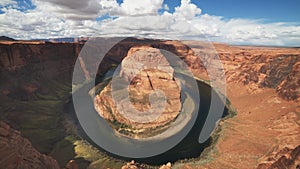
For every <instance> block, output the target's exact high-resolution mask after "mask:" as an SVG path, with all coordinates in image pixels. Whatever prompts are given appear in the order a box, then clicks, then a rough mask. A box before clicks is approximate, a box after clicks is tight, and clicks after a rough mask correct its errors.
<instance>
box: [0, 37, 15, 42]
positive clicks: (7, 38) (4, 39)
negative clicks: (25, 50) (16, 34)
mask: <svg viewBox="0 0 300 169" xmlns="http://www.w3.org/2000/svg"><path fill="white" fill-rule="evenodd" d="M0 41H16V40H15V39H13V38H10V37H7V36H0Z"/></svg>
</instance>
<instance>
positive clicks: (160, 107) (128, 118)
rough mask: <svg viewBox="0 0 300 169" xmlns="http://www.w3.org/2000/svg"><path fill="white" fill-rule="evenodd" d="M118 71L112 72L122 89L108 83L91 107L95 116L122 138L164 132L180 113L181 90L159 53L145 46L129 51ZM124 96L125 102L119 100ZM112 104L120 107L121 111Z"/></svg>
mask: <svg viewBox="0 0 300 169" xmlns="http://www.w3.org/2000/svg"><path fill="white" fill-rule="evenodd" d="M137 61H138V62H137ZM119 70H120V71H118V70H116V71H117V72H118V73H119V75H120V76H119V78H122V79H123V80H124V81H123V84H125V86H121V87H120V85H121V84H120V83H121V81H118V82H116V83H118V84H117V85H118V86H117V87H116V88H114V85H112V82H110V83H108V85H107V86H106V87H105V88H104V89H103V90H102V91H101V92H100V93H99V94H98V95H96V97H95V100H94V104H95V109H96V110H97V111H98V113H99V115H100V116H101V117H103V118H104V119H106V120H108V121H109V123H110V124H111V125H112V126H113V128H114V129H116V130H117V131H119V132H120V133H123V134H129V135H131V134H134V135H136V136H138V135H139V136H141V135H143V134H142V133H144V134H145V133H146V131H149V130H150V129H151V132H154V131H155V130H154V129H157V131H158V130H159V131H161V130H163V129H166V128H167V126H168V124H170V123H171V122H172V121H174V120H175V119H176V117H177V115H178V114H179V112H180V110H181V101H180V91H181V88H180V84H179V82H178V81H176V80H175V77H174V69H173V68H172V67H171V66H170V64H169V62H168V61H167V59H166V58H165V57H164V56H163V54H162V53H161V52H160V50H159V49H155V48H152V47H148V46H144V47H133V48H131V49H130V50H129V51H128V54H127V56H126V57H125V58H124V60H123V62H122V64H121V68H120V69H119ZM126 84H128V85H129V87H128V86H126ZM112 86H113V87H112ZM112 89H114V90H112ZM112 91H113V92H115V93H117V94H116V95H114V94H112ZM124 93H128V96H129V99H128V98H127V97H124V98H123V96H124V95H125V96H126V94H124ZM162 93H163V94H162ZM118 94H121V96H120V95H119V96H120V97H119V96H118ZM113 96H114V97H113ZM116 96H117V98H116ZM121 97H122V98H121ZM119 98H121V99H119ZM115 102H119V103H120V106H121V109H118V108H117V106H116V103H115ZM120 110H122V112H120ZM147 135H148V136H149V132H147ZM144 136H145V135H144Z"/></svg>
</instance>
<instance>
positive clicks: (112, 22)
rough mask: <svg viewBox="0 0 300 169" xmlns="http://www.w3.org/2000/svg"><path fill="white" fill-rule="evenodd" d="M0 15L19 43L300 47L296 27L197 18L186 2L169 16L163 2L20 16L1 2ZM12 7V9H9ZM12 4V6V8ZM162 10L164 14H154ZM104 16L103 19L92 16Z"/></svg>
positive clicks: (56, 7) (54, 4)
mask: <svg viewBox="0 0 300 169" xmlns="http://www.w3.org/2000/svg"><path fill="white" fill-rule="evenodd" d="M4 2H5V4H6V7H4V8H2V9H1V10H2V11H3V12H4V13H3V14H0V25H1V26H0V27H1V29H0V35H6V36H10V37H13V38H20V39H34V38H54V37H78V36H142V37H144V36H147V37H153V38H171V39H172V38H174V39H195V40H197V39H198V38H199V37H200V36H201V35H205V36H206V37H208V38H209V39H210V40H212V41H219V42H225V43H234V44H256V45H289V46H293V45H294V46H296V45H299V44H300V27H299V26H297V25H293V24H289V23H264V22H262V21H261V20H250V19H230V20H225V19H223V18H222V16H212V15H209V14H201V9H200V8H198V7H197V6H196V5H195V4H193V3H191V1H190V0H181V5H179V6H178V7H176V8H175V11H174V12H173V13H171V12H169V11H168V10H167V9H168V7H167V6H165V5H164V4H163V0H146V1H143V3H140V1H137V0H124V1H123V3H121V4H118V3H117V2H116V0H86V1H76V2H74V1H73V0H65V1H60V0H43V1H41V0H33V4H34V5H35V6H36V8H35V9H32V10H29V11H26V12H22V11H20V10H18V8H14V7H13V6H12V5H13V4H14V1H9V0H5V1H2V2H1V3H2V4H4ZM9 4H12V5H9ZM15 5H16V4H15ZM160 9H165V12H164V13H160V14H159V13H158V11H159V10H160ZM102 15H107V16H108V17H106V19H104V20H100V21H97V20H96V18H98V17H100V16H102Z"/></svg>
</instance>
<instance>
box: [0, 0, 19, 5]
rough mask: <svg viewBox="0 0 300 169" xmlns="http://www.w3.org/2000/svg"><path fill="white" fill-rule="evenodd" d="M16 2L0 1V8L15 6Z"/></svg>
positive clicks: (9, 0)
mask: <svg viewBox="0 0 300 169" xmlns="http://www.w3.org/2000/svg"><path fill="white" fill-rule="evenodd" d="M16 4H17V2H16V1H13V0H1V1H0V6H7V5H16Z"/></svg>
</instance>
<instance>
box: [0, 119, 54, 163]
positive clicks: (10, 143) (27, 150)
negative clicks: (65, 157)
mask: <svg viewBox="0 0 300 169" xmlns="http://www.w3.org/2000/svg"><path fill="white" fill-rule="evenodd" d="M0 147H1V148H0V159H1V160H0V168H7V169H15V168H22V169H40V168H45V169H59V166H58V163H57V162H56V160H54V159H53V158H52V157H49V156H46V155H44V154H41V153H39V152H38V151H37V150H36V149H35V148H34V147H32V145H31V143H30V141H29V140H27V139H25V138H22V136H21V135H20V132H18V131H16V130H14V129H12V128H10V126H9V125H7V124H6V123H4V122H2V121H0Z"/></svg>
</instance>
